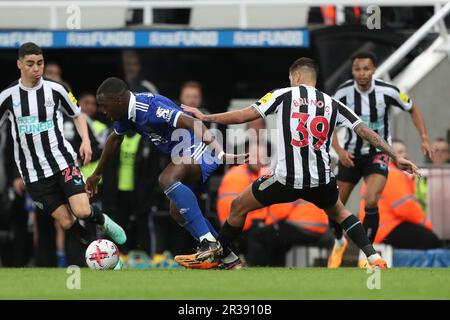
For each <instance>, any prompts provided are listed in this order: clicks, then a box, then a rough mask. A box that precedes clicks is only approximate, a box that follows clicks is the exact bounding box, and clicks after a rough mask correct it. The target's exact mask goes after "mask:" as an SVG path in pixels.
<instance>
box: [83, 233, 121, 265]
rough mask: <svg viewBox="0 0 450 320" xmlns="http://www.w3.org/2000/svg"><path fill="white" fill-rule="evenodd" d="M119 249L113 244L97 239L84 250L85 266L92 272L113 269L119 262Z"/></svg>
mask: <svg viewBox="0 0 450 320" xmlns="http://www.w3.org/2000/svg"><path fill="white" fill-rule="evenodd" d="M119 254H120V253H119V248H117V246H116V245H115V243H114V242H112V241H109V240H105V239H98V240H95V241H93V242H92V243H91V244H90V245H89V247H88V248H87V249H86V264H87V265H88V267H89V268H91V269H94V270H108V269H114V267H115V266H116V265H117V262H118V261H119Z"/></svg>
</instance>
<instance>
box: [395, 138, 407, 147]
mask: <svg viewBox="0 0 450 320" xmlns="http://www.w3.org/2000/svg"><path fill="white" fill-rule="evenodd" d="M394 143H401V144H403V145H405V146H406V144H405V142H404V141H403V140H401V139H397V138H392V144H394Z"/></svg>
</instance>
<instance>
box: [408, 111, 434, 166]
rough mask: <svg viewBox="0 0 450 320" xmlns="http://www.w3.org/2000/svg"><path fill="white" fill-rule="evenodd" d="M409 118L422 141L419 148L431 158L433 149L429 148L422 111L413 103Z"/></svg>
mask: <svg viewBox="0 0 450 320" xmlns="http://www.w3.org/2000/svg"><path fill="white" fill-rule="evenodd" d="M410 114H411V119H412V122H413V123H414V125H415V126H416V128H417V131H419V135H420V140H421V141H422V144H421V149H422V152H423V154H424V155H426V156H428V157H429V158H430V159H431V160H433V157H434V151H433V150H432V149H431V146H430V140H429V138H428V134H427V130H426V129H425V121H424V120H423V116H422V113H421V112H420V109H419V107H417V105H416V104H415V103H414V104H413V106H412V108H411V110H410Z"/></svg>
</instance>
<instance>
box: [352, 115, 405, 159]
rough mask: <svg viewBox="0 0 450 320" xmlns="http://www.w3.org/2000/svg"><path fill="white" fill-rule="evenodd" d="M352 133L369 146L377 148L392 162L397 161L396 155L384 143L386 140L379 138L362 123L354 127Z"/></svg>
mask: <svg viewBox="0 0 450 320" xmlns="http://www.w3.org/2000/svg"><path fill="white" fill-rule="evenodd" d="M354 131H355V133H356V134H357V135H358V136H360V137H361V138H363V139H364V140H366V141H368V142H369V143H370V144H371V145H373V146H374V147H377V148H378V149H380V150H381V151H382V152H383V153H385V154H387V155H388V156H389V157H391V159H392V160H394V161H397V155H396V154H395V151H394V149H392V147H391V146H390V145H389V144H388V143H387V142H386V140H384V139H383V138H382V137H380V136H379V135H378V134H377V133H376V132H375V131H373V130H372V129H370V128H369V127H368V126H367V125H365V124H364V123H360V124H359V125H357V126H356V127H355V129H354Z"/></svg>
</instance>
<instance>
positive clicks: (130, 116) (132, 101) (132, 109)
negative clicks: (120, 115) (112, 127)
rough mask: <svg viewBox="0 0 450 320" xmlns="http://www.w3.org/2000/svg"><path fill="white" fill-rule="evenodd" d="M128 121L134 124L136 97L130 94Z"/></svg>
mask: <svg viewBox="0 0 450 320" xmlns="http://www.w3.org/2000/svg"><path fill="white" fill-rule="evenodd" d="M128 120H131V121H134V122H136V97H135V96H134V94H133V92H130V103H129V104H128Z"/></svg>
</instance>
